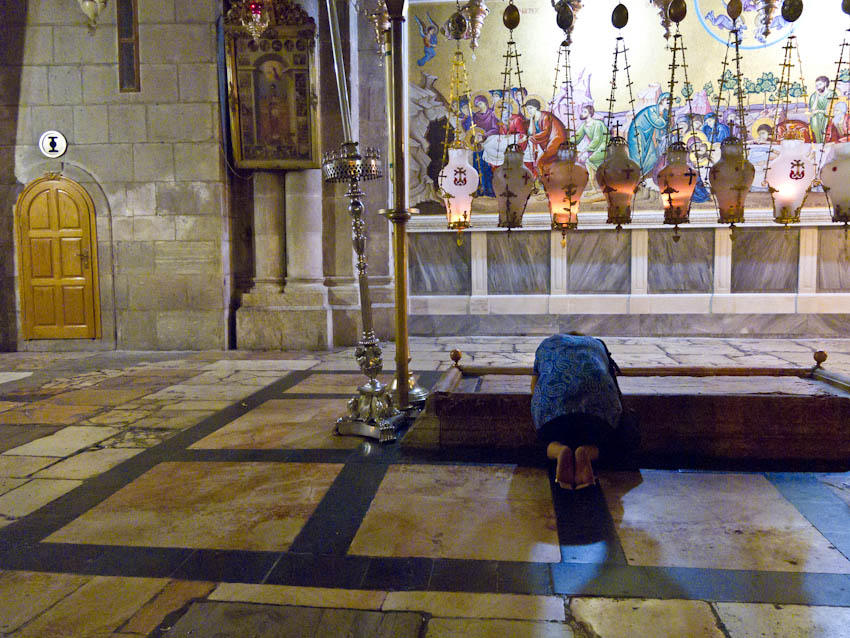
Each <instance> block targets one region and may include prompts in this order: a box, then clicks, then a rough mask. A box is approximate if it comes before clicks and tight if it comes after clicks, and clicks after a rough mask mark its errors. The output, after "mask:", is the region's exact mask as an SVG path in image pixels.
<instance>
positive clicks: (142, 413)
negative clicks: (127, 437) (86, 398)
mask: <svg viewBox="0 0 850 638" xmlns="http://www.w3.org/2000/svg"><path fill="white" fill-rule="evenodd" d="M150 414H151V411H150V410H120V409H118V410H110V411H109V412H104V413H103V414H98V415H96V416H93V417H91V418H90V419H87V420H86V421H87V423H90V424H93V425H113V426H122V425H130V424H132V423H135V422H136V421H138V420H139V419H141V418H144V417H146V416H149V415H150Z"/></svg>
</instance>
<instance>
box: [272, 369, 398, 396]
mask: <svg viewBox="0 0 850 638" xmlns="http://www.w3.org/2000/svg"><path fill="white" fill-rule="evenodd" d="M392 379H393V375H392V374H391V373H387V372H384V373H383V374H381V375H378V380H379V381H380V382H381V383H390V382H391V381H392ZM367 381H368V379H367V378H366V376H365V375H363V374H311V375H310V376H309V377H307V378H306V379H304V380H303V381H300V382H298V383H296V384H295V385H294V386H292V387H291V388H289V389H288V390H286V391H285V392H284V394H346V395H352V396H354V395H355V394H357V388H359V387H360V386H361V385H363V384H364V383H366V382H367Z"/></svg>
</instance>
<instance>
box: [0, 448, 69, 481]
mask: <svg viewBox="0 0 850 638" xmlns="http://www.w3.org/2000/svg"><path fill="white" fill-rule="evenodd" d="M58 460H59V459H58V458H51V457H49V456H13V455H9V454H0V477H4V478H26V477H28V476H31V475H33V474H35V473H36V472H38V471H39V470H41V469H43V468H45V467H47V466H48V465H50V464H51V463H56V461H58Z"/></svg>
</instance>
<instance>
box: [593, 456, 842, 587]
mask: <svg viewBox="0 0 850 638" xmlns="http://www.w3.org/2000/svg"><path fill="white" fill-rule="evenodd" d="M602 481H603V482H602V486H603V491H604V494H605V498H606V500H607V502H608V507H609V509H610V511H611V516H612V518H613V520H614V524H615V526H616V529H617V533H618V535H619V537H620V541H621V543H622V545H623V550H624V551H625V554H626V559H627V561H628V563H629V564H630V565H659V566H678V567H707V568H719V569H751V570H763V571H795V572H799V571H810V572H826V573H841V574H847V573H850V562H849V561H848V560H847V559H846V558H845V557H844V556H843V555H842V554H841V553H840V552H839V551H838V550H837V549H835V548H834V547H833V546H832V545H830V543H829V542H828V541H827V540H826V538H824V537H823V535H821V534H820V533H819V532H818V531H817V530H816V529H815V528H814V527H813V526H812V524H811V523H809V521H807V520H806V519H805V518H804V517H803V516H802V515H801V514H800V513H799V512H798V511H797V510H796V509H795V508H794V507H793V506H792V505H791V504H790V503H789V502H788V501H787V500H785V499H784V498H783V497H782V496H781V495H780V494H779V492H778V490H777V489H776V488H775V487H774V486H773V485H771V484H770V482H769V481H768V480H767V479H766V478H765V477H764V476H763V475H760V474H732V473H712V472H686V473H680V472H663V471H648V470H643V471H641V472H640V473H609V474H604V475H603V477H602Z"/></svg>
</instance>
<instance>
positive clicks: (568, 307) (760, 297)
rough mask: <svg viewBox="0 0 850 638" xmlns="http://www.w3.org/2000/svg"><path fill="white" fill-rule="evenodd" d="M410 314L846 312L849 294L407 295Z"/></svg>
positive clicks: (849, 302) (849, 309)
mask: <svg viewBox="0 0 850 638" xmlns="http://www.w3.org/2000/svg"><path fill="white" fill-rule="evenodd" d="M408 311H409V312H410V314H412V315H569V314H583V315H612V314H613V315H628V314H718V313H720V314H733V315H734V314H755V315H763V314H764V315H766V314H780V315H781V314H796V313H802V314H836V313H838V314H850V293H824V294H811V295H797V294H794V293H761V294H759V293H752V294H748V293H737V294H710V293H707V294H656V295H551V296H550V295H487V296H474V297H468V296H464V295H435V296H417V297H410V300H409V304H408Z"/></svg>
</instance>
